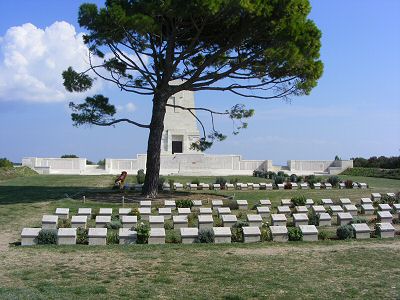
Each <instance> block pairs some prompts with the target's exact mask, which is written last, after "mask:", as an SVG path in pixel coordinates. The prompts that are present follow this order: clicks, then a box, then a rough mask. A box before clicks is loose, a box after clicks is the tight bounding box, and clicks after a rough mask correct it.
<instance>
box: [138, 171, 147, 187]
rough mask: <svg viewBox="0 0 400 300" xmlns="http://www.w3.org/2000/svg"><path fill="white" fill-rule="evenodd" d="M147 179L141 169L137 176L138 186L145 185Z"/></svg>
mask: <svg viewBox="0 0 400 300" xmlns="http://www.w3.org/2000/svg"><path fill="white" fill-rule="evenodd" d="M145 177H146V174H144V170H143V169H140V170H138V171H137V175H136V181H137V183H138V184H142V183H144V178H145Z"/></svg>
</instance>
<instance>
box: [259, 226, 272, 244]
mask: <svg viewBox="0 0 400 300" xmlns="http://www.w3.org/2000/svg"><path fill="white" fill-rule="evenodd" d="M268 241H272V234H271V230H270V229H269V228H262V229H261V242H268Z"/></svg>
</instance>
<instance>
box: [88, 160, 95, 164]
mask: <svg viewBox="0 0 400 300" xmlns="http://www.w3.org/2000/svg"><path fill="white" fill-rule="evenodd" d="M86 164H87V165H94V162H92V161H91V160H86Z"/></svg>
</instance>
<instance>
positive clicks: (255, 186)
mask: <svg viewBox="0 0 400 300" xmlns="http://www.w3.org/2000/svg"><path fill="white" fill-rule="evenodd" d="M289 183H290V185H289ZM352 187H353V189H358V188H360V189H366V188H368V185H367V184H366V183H365V182H353V184H352ZM133 188H134V190H136V191H141V190H142V188H143V184H134V185H133ZM222 188H224V189H226V190H235V189H236V190H272V189H274V188H276V189H279V190H283V189H288V188H289V189H310V188H311V186H310V185H309V184H308V183H307V182H302V183H296V182H285V183H279V184H277V185H274V184H273V183H266V182H260V183H252V182H247V183H241V182H239V183H226V184H224V185H221V184H219V183H213V184H209V183H199V184H197V183H186V184H185V185H184V184H182V183H180V182H174V184H173V189H174V190H175V191H182V190H184V189H187V190H220V189H222ZM312 188H314V189H316V190H319V189H327V190H330V189H332V184H330V183H329V182H324V183H320V182H318V183H314V184H313V185H312ZM339 188H340V189H345V188H346V184H345V183H344V182H340V183H339ZM163 190H164V191H170V190H171V186H170V185H169V184H168V183H164V184H163Z"/></svg>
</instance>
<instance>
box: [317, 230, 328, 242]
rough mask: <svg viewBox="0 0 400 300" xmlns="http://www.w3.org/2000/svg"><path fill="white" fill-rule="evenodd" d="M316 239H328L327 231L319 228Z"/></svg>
mask: <svg viewBox="0 0 400 300" xmlns="http://www.w3.org/2000/svg"><path fill="white" fill-rule="evenodd" d="M318 239H320V240H323V241H326V240H329V232H328V231H323V230H321V231H320V232H319V233H318Z"/></svg>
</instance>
